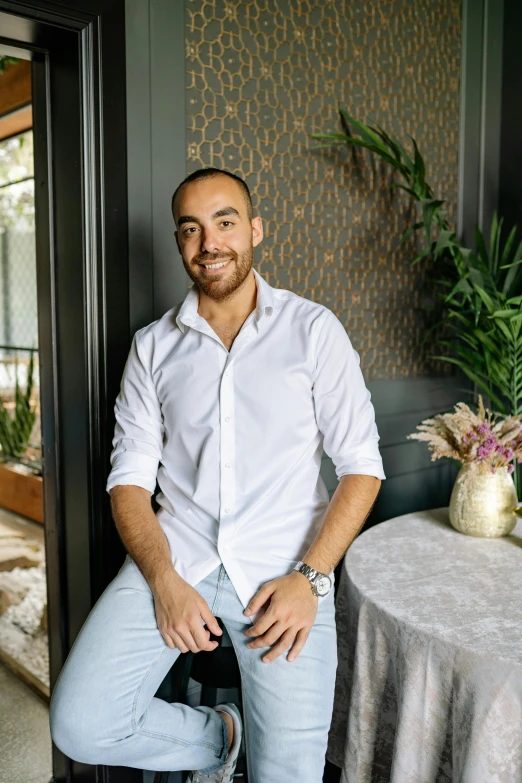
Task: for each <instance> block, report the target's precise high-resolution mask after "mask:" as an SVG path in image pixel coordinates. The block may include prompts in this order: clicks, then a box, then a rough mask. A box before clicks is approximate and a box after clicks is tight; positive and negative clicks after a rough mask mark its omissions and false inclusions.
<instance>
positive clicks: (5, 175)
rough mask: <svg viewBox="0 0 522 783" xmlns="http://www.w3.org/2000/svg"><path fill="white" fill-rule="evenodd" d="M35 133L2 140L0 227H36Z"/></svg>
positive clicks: (26, 228)
mask: <svg viewBox="0 0 522 783" xmlns="http://www.w3.org/2000/svg"><path fill="white" fill-rule="evenodd" d="M33 158H34V155H33V132H32V131H31V130H30V131H25V132H24V133H19V134H18V136H13V137H11V138H10V139H4V140H3V141H0V227H1V228H3V229H15V230H16V231H31V230H34V179H33V173H34V172H33Z"/></svg>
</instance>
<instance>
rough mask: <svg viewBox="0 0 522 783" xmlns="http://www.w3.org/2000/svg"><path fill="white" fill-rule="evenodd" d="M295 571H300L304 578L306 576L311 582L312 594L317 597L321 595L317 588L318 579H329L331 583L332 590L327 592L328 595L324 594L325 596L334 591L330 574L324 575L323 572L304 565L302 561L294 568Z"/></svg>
mask: <svg viewBox="0 0 522 783" xmlns="http://www.w3.org/2000/svg"><path fill="white" fill-rule="evenodd" d="M294 571H299V572H300V573H301V574H303V576H306V578H307V579H308V581H309V582H310V586H311V588H312V592H313V594H314V595H315V596H317V597H319V595H320V594H319V593H318V592H317V587H316V584H315V583H316V581H317V579H321V578H325V579H328V581H329V583H330V588H329V589H328V590H327V592H326V593H323V595H328V593H329V592H330V590H331V589H332V580H331V579H330V577H329V576H328V574H323V573H322V572H321V571H317V570H316V569H315V568H312V567H311V566H309V565H307V564H306V563H304V562H303V561H302V560H299V562H298V563H296V565H295V566H294Z"/></svg>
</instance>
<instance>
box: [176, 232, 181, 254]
mask: <svg viewBox="0 0 522 783" xmlns="http://www.w3.org/2000/svg"><path fill="white" fill-rule="evenodd" d="M174 237H175V239H176V245H177V246H178V251H179V254H180V255H181V248H180V246H179V240H178V232H177V231H174Z"/></svg>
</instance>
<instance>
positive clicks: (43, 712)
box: [0, 664, 52, 783]
mask: <svg viewBox="0 0 522 783" xmlns="http://www.w3.org/2000/svg"><path fill="white" fill-rule="evenodd" d="M0 693H1V694H2V697H1V699H0V748H1V757H2V765H1V771H0V779H1V780H2V781H5V783H49V781H50V780H51V777H52V763H51V735H50V732H49V717H48V716H49V708H48V706H47V704H46V703H45V701H44V700H43V699H42V698H40V696H38V695H37V694H36V693H34V691H32V690H31V689H30V688H29V687H28V686H27V685H25V684H24V683H23V682H21V681H20V680H19V679H18V677H16V675H14V674H13V673H12V672H11V671H9V669H6V668H5V666H3V665H2V664H0Z"/></svg>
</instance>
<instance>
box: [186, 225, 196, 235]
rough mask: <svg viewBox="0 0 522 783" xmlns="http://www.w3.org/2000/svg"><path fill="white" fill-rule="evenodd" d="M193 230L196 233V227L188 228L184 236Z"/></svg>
mask: <svg viewBox="0 0 522 783" xmlns="http://www.w3.org/2000/svg"><path fill="white" fill-rule="evenodd" d="M192 229H194V231H195V230H196V226H189V227H188V228H186V229H185V231H184V232H183V233H184V234H188V233H189V231H192Z"/></svg>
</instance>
